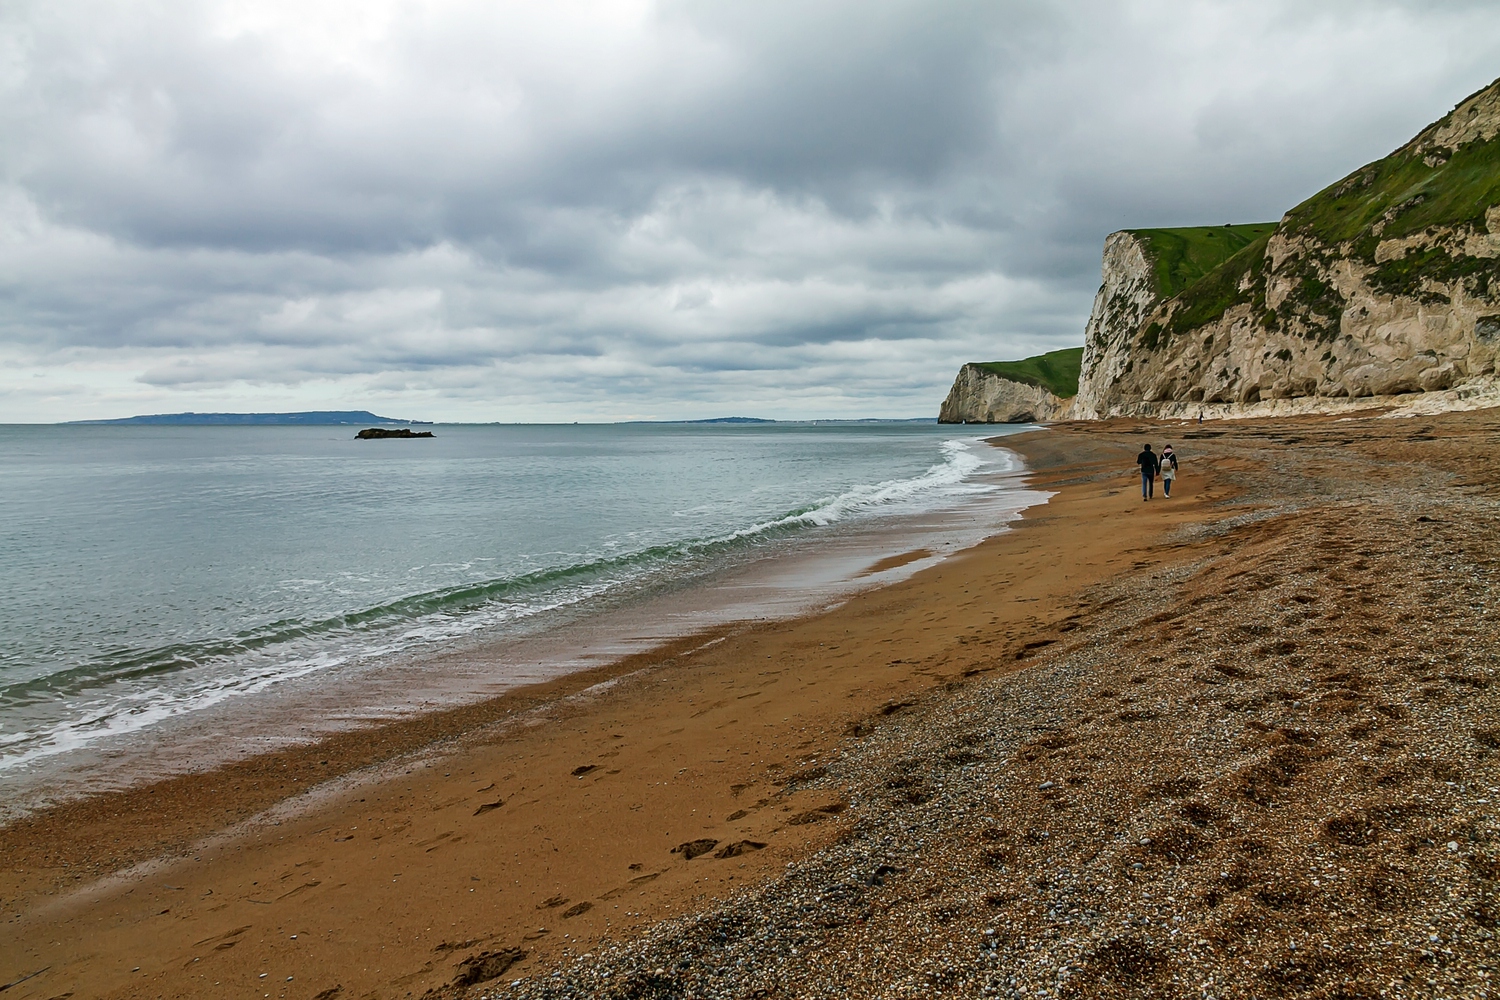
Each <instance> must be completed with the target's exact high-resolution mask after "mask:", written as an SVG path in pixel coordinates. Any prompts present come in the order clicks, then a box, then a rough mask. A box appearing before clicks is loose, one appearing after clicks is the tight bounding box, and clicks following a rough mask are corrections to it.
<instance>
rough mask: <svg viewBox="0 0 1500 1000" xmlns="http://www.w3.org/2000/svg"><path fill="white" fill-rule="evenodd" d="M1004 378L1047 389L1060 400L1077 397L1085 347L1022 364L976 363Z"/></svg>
mask: <svg viewBox="0 0 1500 1000" xmlns="http://www.w3.org/2000/svg"><path fill="white" fill-rule="evenodd" d="M974 367H976V368H983V369H984V370H985V371H987V372H993V373H994V374H996V375H999V376H1000V377H1001V378H1008V379H1010V380H1011V381H1012V382H1020V383H1022V384H1023V385H1035V386H1040V387H1041V388H1043V389H1046V390H1047V391H1048V392H1050V393H1052V395H1054V396H1057V397H1058V398H1060V399H1067V398H1069V397H1071V396H1076V395H1078V373H1079V371H1080V370H1081V369H1082V367H1083V348H1081V347H1069V348H1066V349H1064V350H1061V351H1049V352H1048V353H1046V354H1038V355H1037V356H1036V357H1034V358H1022V359H1021V360H1020V361H985V362H979V363H977V364H975V366H974Z"/></svg>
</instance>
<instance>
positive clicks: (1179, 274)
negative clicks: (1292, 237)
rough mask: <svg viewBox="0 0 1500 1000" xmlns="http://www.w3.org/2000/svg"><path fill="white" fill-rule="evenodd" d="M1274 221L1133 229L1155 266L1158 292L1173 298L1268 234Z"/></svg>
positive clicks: (1272, 229)
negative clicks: (1234, 224)
mask: <svg viewBox="0 0 1500 1000" xmlns="http://www.w3.org/2000/svg"><path fill="white" fill-rule="evenodd" d="M1275 230H1276V223H1274V222H1256V223H1251V224H1249V225H1240V226H1193V227H1190V228H1185V229H1132V230H1130V232H1131V233H1132V234H1133V235H1134V236H1135V237H1136V239H1138V240H1140V241H1141V242H1142V243H1143V244H1144V245H1145V248H1146V254H1147V256H1148V257H1150V259H1151V263H1152V265H1153V267H1154V268H1155V270H1156V293H1157V294H1158V295H1160V296H1161V297H1162V298H1163V299H1170V298H1171V297H1172V296H1174V295H1176V294H1178V293H1179V292H1181V291H1183V290H1184V289H1186V288H1188V287H1189V286H1191V285H1193V284H1194V283H1195V282H1197V281H1198V280H1199V279H1201V278H1202V277H1203V276H1204V275H1206V274H1208V273H1209V272H1210V271H1212V270H1214V269H1215V268H1216V267H1218V266H1219V265H1220V264H1222V263H1224V262H1225V261H1226V260H1228V259H1229V258H1230V257H1232V256H1234V255H1235V254H1236V253H1238V252H1239V251H1240V250H1243V249H1244V248H1245V247H1246V246H1248V245H1249V244H1251V243H1253V242H1255V241H1257V240H1259V239H1261V238H1262V237H1269V236H1270V235H1271V233H1273V232H1274V231H1275Z"/></svg>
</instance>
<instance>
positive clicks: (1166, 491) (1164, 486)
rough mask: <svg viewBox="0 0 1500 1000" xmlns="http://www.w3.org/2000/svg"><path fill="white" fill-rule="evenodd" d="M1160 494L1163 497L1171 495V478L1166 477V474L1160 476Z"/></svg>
mask: <svg viewBox="0 0 1500 1000" xmlns="http://www.w3.org/2000/svg"><path fill="white" fill-rule="evenodd" d="M1161 495H1162V496H1164V497H1170V496H1171V495H1172V480H1170V479H1168V478H1167V477H1166V476H1162V477H1161Z"/></svg>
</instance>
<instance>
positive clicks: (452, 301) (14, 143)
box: [0, 0, 1500, 420]
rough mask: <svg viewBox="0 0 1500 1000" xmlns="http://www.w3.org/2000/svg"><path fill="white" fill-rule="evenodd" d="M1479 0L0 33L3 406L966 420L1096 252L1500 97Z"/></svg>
mask: <svg viewBox="0 0 1500 1000" xmlns="http://www.w3.org/2000/svg"><path fill="white" fill-rule="evenodd" d="M1497 28H1500V11H1497V10H1495V9H1493V7H1492V5H1487V4H1479V3H1468V4H1466V3H1447V4H1441V5H1436V6H1434V5H1430V4H1415V3H1413V4H1401V3H1353V2H1329V3H1324V4H1314V5H1308V4H1302V3H1292V2H1290V0H1287V2H1282V3H1251V2H1244V0H1235V2H1224V3H1216V4H1181V3H1164V2H1146V0H1137V2H1133V3H1125V4H1116V3H1103V2H1097V3H1060V2H1058V3H1043V2H1029V3H1022V2H1012V3H993V2H978V0H975V2H956V0H954V2H941V3H940V2H928V3H920V4H918V3H914V2H893V0H875V2H870V0H865V2H861V3H858V4H856V3H852V2H824V3H816V4H807V3H790V2H785V3H782V2H766V3H760V4H754V5H748V4H736V3H727V2H726V3H703V2H663V3H649V2H644V0H642V2H634V3H626V2H618V3H586V2H572V3H567V2H556V0H553V2H547V3H541V2H537V3H525V2H516V3H507V4H503V5H497V4H491V3H478V2H472V3H471V2H438V0H428V2H412V0H401V2H396V0H377V2H365V3H358V4H355V3H342V2H338V3H335V2H320V0H299V2H297V3H290V2H287V3H268V2H257V3H212V2H186V0H177V2H173V0H156V2H151V3H144V2H143V3H111V4H101V3H89V2H78V0H47V2H34V3H31V4H25V3H17V4H12V5H9V6H7V7H6V8H5V10H4V12H0V136H3V138H4V142H0V420H37V419H69V418H74V417H82V416H101V415H118V414H120V413H125V412H142V411H161V410H179V409H196V410H208V409H285V408H322V407H325V406H328V407H332V406H339V407H343V406H348V407H366V406H368V407H369V408H372V409H380V408H382V407H383V408H385V409H387V410H391V411H393V412H398V413H401V414H405V415H413V416H422V417H427V418H439V419H440V418H452V419H482V420H489V419H504V420H546V419H606V418H612V417H616V416H640V415H643V414H651V415H654V416H663V417H666V416H708V415H714V414H719V413H723V412H731V411H733V412H741V413H753V414H756V415H766V416H832V415H869V414H890V415H918V414H925V413H933V412H935V410H936V407H937V403H938V402H939V401H940V400H941V398H942V395H943V393H944V391H945V390H946V386H947V383H948V381H949V380H950V379H951V377H952V374H953V371H954V370H955V369H956V367H957V365H958V364H960V363H961V362H963V361H966V360H977V359H989V358H998V357H1005V356H1022V355H1025V354H1028V353H1033V352H1035V351H1039V350H1046V349H1051V348H1055V347H1060V346H1066V345H1069V344H1074V343H1077V342H1078V341H1079V339H1080V337H1081V331H1082V324H1083V320H1084V316H1085V313H1086V311H1087V309H1088V306H1089V303H1090V300H1091V297H1092V291H1093V286H1094V285H1095V284H1096V283H1097V268H1098V255H1099V247H1100V243H1101V241H1102V238H1103V236H1104V235H1105V234H1106V233H1107V232H1109V231H1111V230H1113V229H1117V228H1121V227H1124V226H1139V225H1180V224H1190V223H1199V222H1220V221H1231V220H1251V219H1264V218H1274V217H1276V216H1278V215H1279V214H1280V213H1281V212H1282V211H1283V210H1285V209H1286V208H1288V207H1290V206H1291V205H1292V204H1294V203H1295V202H1296V201H1298V200H1300V199H1301V198H1302V197H1305V196H1306V195H1308V194H1311V193H1312V192H1313V191H1315V190H1316V189H1317V188H1319V187H1321V186H1322V185H1323V184H1325V183H1328V182H1329V181H1332V180H1333V179H1335V178H1337V177H1339V176H1341V175H1342V174H1344V173H1346V172H1347V171H1348V170H1350V169H1352V168H1353V167H1355V166H1358V165H1359V164H1360V163H1362V162H1365V161H1367V160H1369V159H1372V158H1374V157H1377V156H1380V155H1383V154H1384V153H1385V152H1387V151H1388V150H1389V149H1391V148H1393V147H1395V146H1396V145H1398V144H1400V143H1401V142H1402V141H1404V140H1405V139H1406V138H1407V137H1409V136H1410V135H1411V134H1412V133H1414V132H1415V131H1416V130H1417V129H1418V128H1420V127H1421V126H1422V125H1424V124H1426V123H1427V122H1428V121H1430V120H1432V119H1434V118H1436V117H1438V116H1439V115H1440V114H1442V113H1443V112H1444V111H1446V110H1447V108H1448V107H1450V106H1451V105H1452V104H1453V103H1454V102H1456V101H1457V100H1458V99H1459V98H1461V97H1462V96H1464V95H1465V94H1466V93H1468V92H1469V91H1471V90H1473V89H1475V88H1477V87H1478V86H1481V85H1483V84H1485V83H1488V82H1489V80H1490V78H1491V76H1492V74H1493V73H1494V67H1495V66H1496V65H1500V61H1497V60H1496V58H1495V57H1496V55H1497V50H1500V31H1497V30H1496V29H1497Z"/></svg>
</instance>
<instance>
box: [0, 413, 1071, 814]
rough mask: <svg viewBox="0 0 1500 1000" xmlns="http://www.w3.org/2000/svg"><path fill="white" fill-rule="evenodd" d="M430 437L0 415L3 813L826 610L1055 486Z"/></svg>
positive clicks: (930, 470) (783, 426) (596, 443)
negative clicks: (21, 420) (51, 421)
mask: <svg viewBox="0 0 1500 1000" xmlns="http://www.w3.org/2000/svg"><path fill="white" fill-rule="evenodd" d="M423 429H430V430H432V431H433V434H434V436H433V437H432V438H431V439H397V440H373V441H371V440H364V441H361V440H356V439H355V437H354V432H355V430H357V428H354V427H346V426H311V427H308V426H231V427H222V426H214V427H204V426H131V425H115V426H86V425H85V426H73V425H62V426H47V425H9V426H0V511H3V517H0V819H4V818H6V817H9V816H15V815H19V814H23V813H24V812H26V811H28V810H30V809H33V808H37V807H39V806H43V805H46V804H48V803H53V802H58V801H63V800H66V799H68V798H70V797H76V796H79V795H86V794H90V793H93V792H98V791H102V790H108V789H112V788H119V787H125V786H128V785H130V784H132V783H138V782H141V781H145V780H150V779H152V778H156V777H160V776H162V775H165V774H169V773H177V772H181V771H184V770H192V769H195V768H207V767H212V766H214V765H216V764H218V763H221V762H223V761H224V760H226V759H229V758H230V757H233V756H235V755H242V754H245V753H251V752H259V751H264V750H267V749H274V748H275V747H277V746H279V745H285V744H286V743H290V742H298V741H308V740H315V739H317V738H319V737H320V736H322V735H326V734H327V733H329V732H332V731H337V730H341V729H345V728H348V727H351V726H365V725H370V724H372V723H376V722H379V721H382V720H387V719H392V718H399V717H402V716H405V715H409V714H411V713H415V712H422V711H431V710H435V709H438V708H443V707H446V706H450V705H454V704H458V703H462V702H465V701H473V700H476V699H480V698H485V697H490V696H493V695H494V694H496V693H499V692H501V691H504V690H507V689H510V688H514V687H515V686H517V685H520V684H526V683H531V682H534V681H537V680H543V679H546V678H548V677H553V676H556V675H558V674H560V673H565V672H567V671H570V670H577V669H581V668H585V667H588V666H591V665H595V664H598V663H600V662H603V661H604V660H607V659H609V658H610V657H617V656H619V655H621V654H623V653H626V652H630V651H634V650H636V649H640V648H645V647H648V646H650V645H651V644H653V643H659V642H661V641H664V640H666V639H670V638H674V637H679V636H682V635H687V634H694V633H696V632H698V631H702V630H705V629H707V628H710V627H712V626H714V625H723V624H725V623H731V622H752V621H757V620H762V619H767V618H775V617H784V616H788V615H794V614H801V613H806V612H808V611H812V610H817V609H819V608H823V607H829V606H833V605H836V604H837V603H839V602H840V601H843V600H847V599H848V598H849V596H850V595H851V594H854V593H857V592H858V591H859V590H861V589H864V588H867V587H872V586H878V585H881V584H883V583H888V582H890V581H892V580H895V579H899V578H901V577H903V576H905V575H909V574H911V573H913V572H916V571H918V570H920V569H922V568H924V567H926V566H930V565H932V564H934V563H935V562H937V561H939V560H941V559H942V558H945V557H946V556H948V555H950V554H951V553H953V552H955V551H959V550H961V549H963V548H967V547H969V546H972V545H974V544H976V543H977V542H978V541H980V540H981V539H983V538H984V537H987V536H988V535H991V534H994V533H996V532H998V531H1002V530H1005V526H1006V524H1007V523H1008V522H1010V521H1011V520H1013V519H1015V518H1016V517H1017V516H1019V513H1020V511H1022V510H1024V509H1025V508H1026V507H1028V506H1030V505H1032V504H1036V503H1041V502H1045V500H1046V496H1047V495H1046V494H1044V493H1038V492H1036V491H1033V490H1030V489H1028V488H1026V486H1025V483H1024V477H1023V473H1024V468H1023V466H1022V464H1021V462H1020V460H1019V458H1018V457H1017V456H1016V455H1015V454H1014V453H1013V452H1010V451H1008V450H1006V449H1004V448H1003V447H996V446H994V445H992V444H988V443H986V441H985V438H995V437H996V436H1003V435H1005V434H1007V433H1014V432H1015V431H1018V430H1024V429H1026V428H1012V427H988V428H985V429H984V431H983V435H984V437H983V438H981V437H979V436H977V435H976V434H975V430H976V429H973V428H966V427H954V426H944V425H938V424H935V423H916V422H890V423H864V422H861V423H811V422H809V423H782V422H777V423H701V424H614V425H597V424H590V425H441V424H440V425H436V426H433V427H430V428H423ZM903 553H905V554H906V556H905V561H904V562H903V561H902V560H901V559H900V558H896V559H892V558H891V557H901V556H902V555H903ZM913 554H915V555H913ZM882 560H884V562H882ZM898 563H899V565H897V564H898ZM882 566H888V567H889V568H881V567H882Z"/></svg>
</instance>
